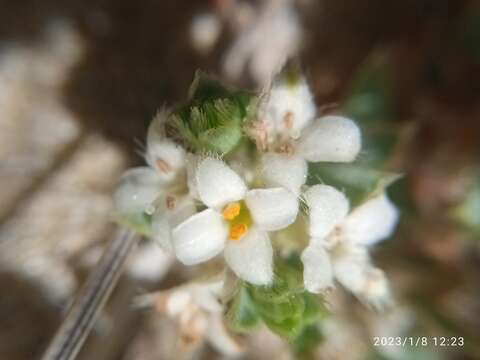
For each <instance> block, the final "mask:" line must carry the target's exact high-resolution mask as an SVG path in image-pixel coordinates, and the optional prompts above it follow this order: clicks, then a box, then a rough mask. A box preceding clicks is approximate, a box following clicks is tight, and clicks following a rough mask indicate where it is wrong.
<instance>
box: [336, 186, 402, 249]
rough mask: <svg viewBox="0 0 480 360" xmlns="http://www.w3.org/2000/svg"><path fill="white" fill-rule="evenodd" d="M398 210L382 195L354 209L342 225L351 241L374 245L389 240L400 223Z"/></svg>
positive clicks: (345, 234) (344, 232) (346, 236)
mask: <svg viewBox="0 0 480 360" xmlns="http://www.w3.org/2000/svg"><path fill="white" fill-rule="evenodd" d="M398 217H399V214H398V210H397V208H396V207H395V206H394V205H393V204H392V202H391V201H390V200H389V199H388V197H387V196H386V195H385V194H384V193H382V194H380V195H378V196H376V197H374V198H372V199H370V200H368V201H367V202H365V203H364V204H363V205H361V206H359V207H358V208H356V209H354V210H353V211H352V212H351V213H350V215H348V217H347V218H346V220H345V221H344V222H343V223H342V231H343V234H344V236H345V238H346V239H347V240H349V241H352V242H356V243H359V244H363V245H372V244H375V243H377V242H379V241H381V240H384V239H386V238H388V237H389V236H390V235H391V234H392V233H393V231H394V230H395V226H396V225H397V222H398Z"/></svg>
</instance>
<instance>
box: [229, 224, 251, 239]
mask: <svg viewBox="0 0 480 360" xmlns="http://www.w3.org/2000/svg"><path fill="white" fill-rule="evenodd" d="M247 231H248V226H247V225H246V224H236V225H233V226H232V227H231V228H230V240H240V239H241V238H242V237H243V235H245V233H246V232H247Z"/></svg>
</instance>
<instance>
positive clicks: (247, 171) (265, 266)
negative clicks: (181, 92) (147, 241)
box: [114, 76, 398, 307]
mask: <svg viewBox="0 0 480 360" xmlns="http://www.w3.org/2000/svg"><path fill="white" fill-rule="evenodd" d="M170 118H171V113H169V112H168V111H165V110H164V111H161V112H160V113H159V114H158V115H157V116H156V117H155V119H154V120H153V122H152V124H151V126H150V128H149V131H148V137H147V150H146V161H147V164H148V167H138V168H134V169H131V170H129V171H127V172H126V173H125V174H124V176H123V178H122V180H121V182H120V184H119V187H118V189H117V191H116V193H115V196H114V199H115V203H116V207H117V210H118V211H119V212H120V213H121V214H123V215H126V216H128V215H131V214H139V213H140V214H142V213H143V214H148V216H151V229H152V237H153V238H154V239H156V240H157V242H158V243H159V244H160V246H161V247H162V248H163V249H164V250H166V251H169V252H171V253H173V254H174V255H175V256H176V258H177V259H178V260H179V261H180V262H182V263H183V264H185V265H194V264H199V263H202V262H206V261H208V260H210V259H212V258H214V257H216V256H217V255H219V254H220V253H222V252H223V256H224V258H225V262H226V264H228V266H229V268H230V269H231V270H232V271H233V272H234V273H235V274H236V275H237V276H238V277H239V278H241V279H243V280H245V281H247V282H249V283H251V284H254V285H262V286H268V285H269V284H271V283H272V280H273V278H274V265H273V256H274V251H273V247H272V242H271V240H272V239H274V237H275V233H276V232H278V231H279V230H282V229H285V228H287V227H289V226H291V225H292V224H294V223H295V222H296V221H297V219H298V218H299V217H300V216H299V213H300V212H302V211H304V213H305V214H306V218H307V219H308V221H307V222H306V223H307V224H308V234H309V237H310V241H309V244H308V246H307V247H306V248H305V249H304V250H303V253H302V255H301V259H302V261H303V265H304V285H305V288H306V289H307V290H308V291H310V292H314V293H318V292H322V291H324V290H326V289H328V288H330V287H331V286H332V284H333V279H336V280H337V281H338V282H339V283H340V284H342V285H343V286H344V287H345V288H346V289H348V290H349V291H351V292H352V293H354V294H355V295H356V296H357V297H358V298H360V299H361V300H363V301H365V302H366V303H368V304H370V305H372V306H374V307H380V306H382V305H384V304H385V302H386V301H388V299H389V291H388V285H387V281H386V279H385V276H384V275H383V272H382V271H381V270H379V269H377V268H375V267H374V266H373V265H372V264H371V261H370V258H369V253H368V248H369V247H370V246H371V245H373V244H375V243H377V242H378V241H380V240H382V239H385V238H387V237H388V236H389V235H390V234H391V233H392V231H393V229H394V227H395V225H396V222H397V218H398V214H397V210H396V208H395V207H394V206H393V204H392V203H391V202H390V201H389V200H388V198H387V197H386V195H385V194H384V193H381V194H377V195H375V196H373V197H371V198H370V199H369V200H367V201H366V202H364V203H363V204H362V205H360V206H358V207H356V208H354V209H350V204H349V200H348V198H347V197H346V196H345V194H344V193H343V192H342V191H340V190H338V189H336V188H334V187H332V186H328V185H325V184H321V183H320V184H316V185H312V186H308V185H307V184H306V182H307V175H308V163H317V162H352V161H354V160H355V158H356V157H357V155H358V154H359V152H360V150H361V134H360V130H359V128H358V126H357V125H356V124H355V123H354V122H353V121H352V120H350V119H348V118H345V117H342V116H334V115H327V116H322V117H319V118H317V117H316V106H315V103H314V101H313V98H312V95H311V92H310V90H309V88H308V84H307V82H306V80H305V79H304V78H303V77H301V76H297V77H294V78H289V77H287V76H281V77H278V78H277V79H276V80H275V81H274V83H273V85H272V87H271V89H270V91H269V92H268V93H267V94H265V95H264V96H262V97H261V98H260V100H259V103H258V107H257V111H256V116H255V117H254V119H252V120H249V121H246V122H245V123H244V124H243V129H242V130H243V133H244V135H245V136H244V137H245V138H246V139H249V143H250V144H251V145H250V147H248V149H249V150H248V151H247V153H248V154H247V155H245V154H243V155H242V156H232V155H229V156H226V157H221V156H218V155H212V154H209V153H205V152H203V153H193V152H192V151H190V150H189V149H187V147H185V146H182V145H180V144H179V143H178V142H177V141H174V140H172V139H171V138H169V137H168V136H167V131H166V125H167V124H168V121H169V119H170ZM234 152H235V151H234ZM237 155H238V154H237Z"/></svg>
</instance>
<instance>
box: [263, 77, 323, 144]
mask: <svg viewBox="0 0 480 360" xmlns="http://www.w3.org/2000/svg"><path fill="white" fill-rule="evenodd" d="M315 112H316V108H315V103H314V101H313V97H312V94H311V92H310V89H309V87H308V84H307V81H306V80H305V79H304V78H301V79H298V81H297V82H296V83H295V84H292V83H291V82H290V81H288V79H285V78H279V79H277V80H276V81H275V82H274V84H273V86H272V88H271V90H270V93H269V94H268V97H267V99H266V101H265V102H263V103H261V105H260V110H259V113H260V118H262V119H264V121H267V122H268V123H270V124H271V126H272V127H273V128H274V129H275V132H276V133H277V134H288V135H290V136H291V137H292V138H298V136H299V135H300V132H301V130H302V129H303V128H304V127H305V126H307V125H308V124H309V123H310V122H311V121H312V120H313V118H314V116H315Z"/></svg>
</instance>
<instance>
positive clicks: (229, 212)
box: [223, 202, 241, 220]
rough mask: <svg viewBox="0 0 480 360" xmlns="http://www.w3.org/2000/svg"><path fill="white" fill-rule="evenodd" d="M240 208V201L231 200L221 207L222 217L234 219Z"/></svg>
mask: <svg viewBox="0 0 480 360" xmlns="http://www.w3.org/2000/svg"><path fill="white" fill-rule="evenodd" d="M240 209H241V206H240V203H238V202H233V203H230V204H228V205H227V206H225V208H224V209H223V218H224V219H225V220H233V219H235V218H236V217H237V216H238V214H240Z"/></svg>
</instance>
